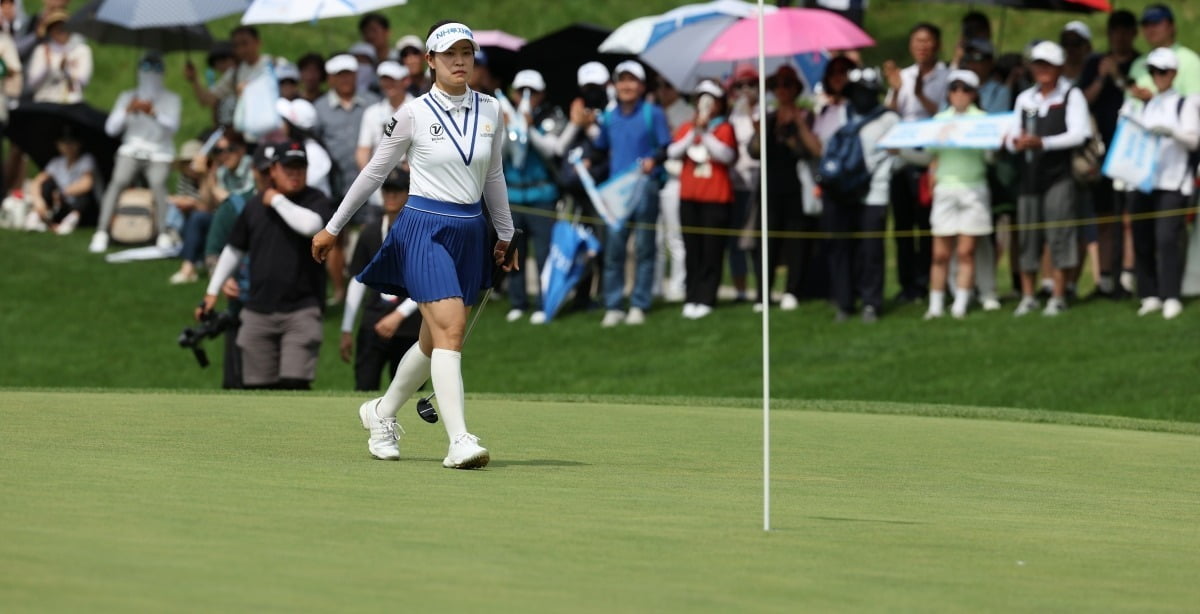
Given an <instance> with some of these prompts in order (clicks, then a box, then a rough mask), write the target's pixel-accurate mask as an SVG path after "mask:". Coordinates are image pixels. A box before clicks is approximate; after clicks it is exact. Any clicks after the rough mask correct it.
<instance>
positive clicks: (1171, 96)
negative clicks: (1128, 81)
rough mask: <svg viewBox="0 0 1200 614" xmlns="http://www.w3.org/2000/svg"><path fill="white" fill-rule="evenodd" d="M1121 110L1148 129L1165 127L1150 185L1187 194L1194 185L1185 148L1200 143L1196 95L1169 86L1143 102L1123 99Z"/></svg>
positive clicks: (1199, 103)
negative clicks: (1186, 94) (1165, 135)
mask: <svg viewBox="0 0 1200 614" xmlns="http://www.w3.org/2000/svg"><path fill="white" fill-rule="evenodd" d="M1137 107H1141V108H1140V109H1138V108H1137ZM1121 114H1122V115H1126V116H1128V117H1130V118H1131V119H1133V120H1134V121H1136V122H1137V123H1139V124H1141V125H1142V126H1143V127H1145V128H1146V129H1148V130H1154V129H1156V128H1166V129H1168V130H1169V132H1170V134H1171V136H1167V137H1160V138H1159V140H1158V155H1157V157H1156V158H1155V162H1156V167H1155V169H1154V175H1155V177H1154V189H1156V190H1170V191H1178V192H1181V193H1182V194H1183V195H1185V196H1190V195H1191V194H1192V192H1193V190H1194V188H1195V186H1194V185H1193V184H1194V181H1193V177H1195V171H1196V169H1194V168H1191V167H1190V166H1189V164H1188V152H1190V151H1192V150H1195V149H1196V147H1197V146H1200V95H1192V96H1186V97H1185V96H1181V95H1180V94H1179V92H1176V91H1175V90H1174V89H1169V90H1167V91H1165V92H1161V93H1159V94H1156V95H1155V96H1154V98H1151V99H1150V101H1149V102H1147V103H1146V104H1145V105H1142V104H1133V103H1130V102H1126V103H1125V106H1124V107H1122V109H1121Z"/></svg>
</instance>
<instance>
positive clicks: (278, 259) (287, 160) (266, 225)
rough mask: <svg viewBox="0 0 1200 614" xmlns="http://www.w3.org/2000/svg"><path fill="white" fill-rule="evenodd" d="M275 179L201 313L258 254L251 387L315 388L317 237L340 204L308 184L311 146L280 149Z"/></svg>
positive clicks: (248, 372)
mask: <svg viewBox="0 0 1200 614" xmlns="http://www.w3.org/2000/svg"><path fill="white" fill-rule="evenodd" d="M274 149H275V152H274V159H273V161H272V163H271V166H270V171H269V173H270V179H271V181H270V185H269V187H267V188H266V189H265V190H263V191H262V192H260V193H259V194H257V195H255V196H254V197H253V198H251V199H250V200H249V202H247V203H246V206H245V208H244V209H243V210H242V213H241V215H240V216H239V217H238V219H237V221H236V222H235V223H234V225H233V230H232V231H231V232H230V235H229V243H228V244H227V245H226V246H225V249H224V250H222V252H221V258H220V260H218V262H217V266H216V269H215V271H214V272H213V276H212V279H211V280H210V281H209V284H208V290H207V292H206V293H205V295H204V301H203V304H202V306H201V307H200V308H198V309H197V312H196V316H197V318H199V316H200V315H201V314H202V313H205V312H208V311H211V310H212V309H213V308H214V307H215V306H216V303H217V292H218V291H220V289H221V286H222V284H224V283H225V280H226V279H228V278H229V277H230V276H231V275H232V274H233V273H234V271H235V270H236V269H237V267H238V265H239V262H240V261H241V260H242V257H243V256H244V255H246V254H249V256H250V292H249V296H248V297H247V300H246V302H245V308H244V309H242V312H241V321H242V326H241V330H240V331H239V332H238V337H237V344H238V347H239V348H241V350H242V369H243V372H242V376H243V383H244V384H245V386H246V387H247V388H278V389H300V390H307V389H308V388H309V387H310V385H311V383H312V381H313V380H314V379H315V378H316V371H317V353H318V351H319V350H320V347H321V338H322V329H321V312H322V307H323V305H324V302H323V300H322V299H323V298H324V296H325V272H324V269H323V267H322V266H321V265H320V264H319V263H317V262H314V261H313V259H312V257H311V255H310V248H309V244H310V240H311V237H312V235H313V234H315V233H316V232H317V231H318V230H320V229H321V227H322V226H323V225H324V224H325V223H326V222H328V221H329V219H330V218H331V217H332V216H333V204H332V203H331V202H330V201H329V199H328V198H327V197H326V196H325V195H324V194H321V193H320V192H318V191H317V190H314V189H313V188H310V187H307V186H306V185H305V170H306V169H305V167H306V166H307V165H308V159H307V156H306V155H305V153H304V144H303V143H299V142H296V141H292V142H290V143H287V144H285V145H281V146H278V147H275V148H274Z"/></svg>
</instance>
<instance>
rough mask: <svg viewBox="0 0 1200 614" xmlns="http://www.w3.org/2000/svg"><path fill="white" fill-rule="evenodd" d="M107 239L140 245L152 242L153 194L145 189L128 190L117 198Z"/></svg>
mask: <svg viewBox="0 0 1200 614" xmlns="http://www.w3.org/2000/svg"><path fill="white" fill-rule="evenodd" d="M108 235H109V237H111V238H112V240H113V241H116V242H117V243H126V244H132V245H136V244H141V243H149V242H151V241H153V240H154V193H153V192H151V191H150V190H148V189H146V188H129V189H126V190H124V191H122V192H121V195H120V196H118V197H117V210H116V211H115V212H114V213H113V218H112V226H111V227H110V228H109V231H108Z"/></svg>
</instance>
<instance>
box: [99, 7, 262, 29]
mask: <svg viewBox="0 0 1200 614" xmlns="http://www.w3.org/2000/svg"><path fill="white" fill-rule="evenodd" d="M249 5H250V2H249V0H203V1H200V0H104V2H103V4H102V5H101V6H100V10H99V11H96V19H99V20H100V21H106V22H108V23H111V24H116V25H118V26H124V27H126V28H131V29H135V30H136V29H142V28H158V27H164V26H194V25H201V24H203V23H205V22H209V21H212V20H214V19H219V18H221V17H225V16H227V15H233V14H234V13H241V12H242V11H244V10H246V7H247V6H249Z"/></svg>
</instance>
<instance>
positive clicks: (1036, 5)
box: [933, 0, 1112, 13]
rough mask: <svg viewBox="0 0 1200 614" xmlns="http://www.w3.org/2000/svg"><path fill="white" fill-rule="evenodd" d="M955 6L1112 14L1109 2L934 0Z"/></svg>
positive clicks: (1097, 0)
mask: <svg viewBox="0 0 1200 614" xmlns="http://www.w3.org/2000/svg"><path fill="white" fill-rule="evenodd" d="M933 1H934V2H942V3H954V4H991V5H993V6H1003V7H1009V8H1014V9H1036V10H1042V11H1064V12H1071V13H1095V12H1100V11H1102V12H1105V13H1111V12H1112V3H1111V2H1109V0H933Z"/></svg>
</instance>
